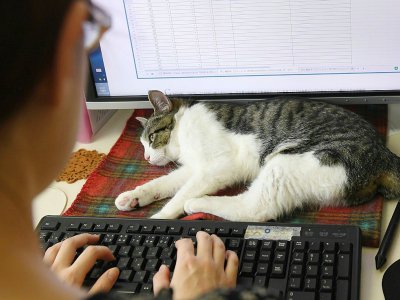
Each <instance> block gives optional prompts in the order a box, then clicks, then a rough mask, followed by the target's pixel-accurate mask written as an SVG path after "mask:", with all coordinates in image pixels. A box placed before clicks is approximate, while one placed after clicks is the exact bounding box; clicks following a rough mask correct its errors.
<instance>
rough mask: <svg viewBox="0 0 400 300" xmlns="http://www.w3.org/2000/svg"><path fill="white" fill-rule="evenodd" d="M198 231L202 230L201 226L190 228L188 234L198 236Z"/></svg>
mask: <svg viewBox="0 0 400 300" xmlns="http://www.w3.org/2000/svg"><path fill="white" fill-rule="evenodd" d="M198 231H200V229H199V228H197V227H190V228H189V230H188V235H190V236H196V233H197V232H198Z"/></svg>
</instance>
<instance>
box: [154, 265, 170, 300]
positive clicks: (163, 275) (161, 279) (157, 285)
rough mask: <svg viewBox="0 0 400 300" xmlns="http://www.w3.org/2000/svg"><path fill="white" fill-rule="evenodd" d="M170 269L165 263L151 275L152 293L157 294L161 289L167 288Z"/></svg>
mask: <svg viewBox="0 0 400 300" xmlns="http://www.w3.org/2000/svg"><path fill="white" fill-rule="evenodd" d="M169 275H170V271H169V269H168V267H167V266H166V265H162V266H161V267H160V269H159V270H158V272H157V273H156V274H155V275H154V277H153V290H154V295H156V296H157V295H158V293H159V292H160V291H161V290H162V289H167V288H169V285H170V279H169Z"/></svg>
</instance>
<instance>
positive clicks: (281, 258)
mask: <svg viewBox="0 0 400 300" xmlns="http://www.w3.org/2000/svg"><path fill="white" fill-rule="evenodd" d="M285 261H286V253H285V252H275V259H274V262H279V263H283V262H285Z"/></svg>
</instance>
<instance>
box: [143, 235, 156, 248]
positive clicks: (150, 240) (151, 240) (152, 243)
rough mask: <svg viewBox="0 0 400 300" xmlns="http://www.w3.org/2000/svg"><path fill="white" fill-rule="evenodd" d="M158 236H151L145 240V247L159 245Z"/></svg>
mask: <svg viewBox="0 0 400 300" xmlns="http://www.w3.org/2000/svg"><path fill="white" fill-rule="evenodd" d="M157 241H158V236H156V235H149V236H147V237H146V238H145V239H144V242H143V246H147V247H153V246H155V245H156V244H157Z"/></svg>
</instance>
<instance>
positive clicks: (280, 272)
mask: <svg viewBox="0 0 400 300" xmlns="http://www.w3.org/2000/svg"><path fill="white" fill-rule="evenodd" d="M284 275H285V270H284V265H283V264H273V265H272V271H271V277H278V278H279V277H283V276H284Z"/></svg>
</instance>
